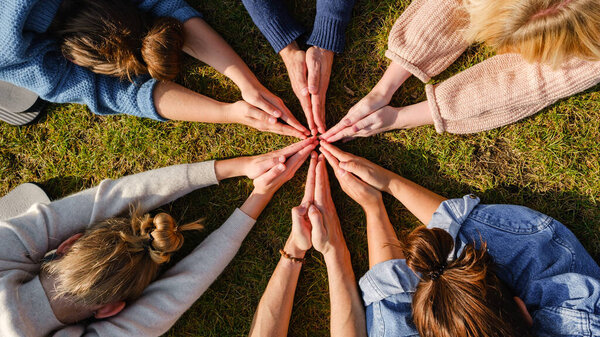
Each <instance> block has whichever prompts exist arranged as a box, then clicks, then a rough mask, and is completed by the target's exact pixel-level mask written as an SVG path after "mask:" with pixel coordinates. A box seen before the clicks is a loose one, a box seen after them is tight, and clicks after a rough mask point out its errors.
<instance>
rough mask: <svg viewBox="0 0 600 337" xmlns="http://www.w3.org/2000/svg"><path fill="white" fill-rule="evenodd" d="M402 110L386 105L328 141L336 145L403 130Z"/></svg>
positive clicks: (345, 128) (330, 137)
mask: <svg viewBox="0 0 600 337" xmlns="http://www.w3.org/2000/svg"><path fill="white" fill-rule="evenodd" d="M401 109H402V108H394V107H391V106H389V105H386V106H384V107H383V108H381V109H378V110H376V111H374V112H373V113H370V114H368V115H366V116H365V117H363V118H362V119H360V120H358V121H357V122H356V123H354V124H353V125H351V126H347V127H344V128H343V129H341V130H340V131H338V132H337V133H335V134H333V135H332V136H329V138H327V139H326V140H327V141H328V142H329V143H334V142H336V141H338V140H340V139H342V140H344V141H345V142H346V141H350V140H353V139H354V138H356V137H369V136H373V135H376V134H378V133H382V132H386V131H390V130H395V129H400V128H403V127H402V118H401V117H402V116H401V115H400V113H399V112H400V110H401ZM323 139H325V138H323Z"/></svg>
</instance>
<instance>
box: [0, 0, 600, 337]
mask: <svg viewBox="0 0 600 337" xmlns="http://www.w3.org/2000/svg"><path fill="white" fill-rule="evenodd" d="M190 3H191V4H192V5H193V6H194V7H196V8H197V9H199V10H200V11H201V12H203V13H204V15H205V19H206V20H207V21H208V22H209V23H210V24H211V25H212V26H213V27H214V28H215V29H216V30H217V31H218V32H219V33H221V34H222V35H223V36H224V37H225V39H226V40H227V41H228V42H229V43H230V44H231V45H232V46H233V48H234V49H235V50H236V51H237V52H238V53H239V54H240V55H241V56H242V58H243V59H244V60H245V61H246V62H247V63H248V64H249V66H250V68H251V69H252V70H253V71H255V73H256V74H257V76H258V78H259V79H260V80H261V81H262V82H263V84H264V85H265V86H266V87H267V88H269V89H271V90H272V91H273V92H274V93H275V94H277V95H279V96H280V97H281V98H283V99H284V101H285V102H286V103H287V105H288V107H289V108H290V109H291V110H292V111H293V112H294V113H295V114H296V116H298V117H299V119H300V120H302V121H304V117H303V115H302V112H301V109H300V105H299V104H298V102H297V100H296V99H295V96H294V95H293V92H292V90H291V87H290V85H289V82H288V78H287V74H286V71H285V67H284V65H283V63H282V62H281V60H280V58H279V57H278V56H277V55H276V54H275V53H274V52H273V50H272V49H271V47H270V46H269V45H268V43H267V41H266V40H265V39H264V37H263V36H262V35H261V34H260V32H259V30H258V29H257V28H256V27H255V26H254V24H253V23H252V21H251V19H250V17H249V15H248V14H247V13H246V11H245V9H244V7H243V6H242V4H241V2H240V1H234V0H218V1H215V0H192V1H190ZM408 3H409V1H408V0H395V1H392V0H382V1H365V0H361V1H358V3H357V5H356V7H355V10H354V17H353V21H352V23H351V25H350V27H349V30H348V39H347V40H348V43H347V46H346V52H345V53H343V54H342V55H340V56H338V57H336V59H335V62H334V69H333V74H332V79H331V85H330V88H329V92H328V101H327V109H328V110H327V122H328V125H329V126H332V125H333V124H334V123H335V122H337V121H338V120H339V119H340V118H341V117H342V116H343V115H344V114H345V113H346V111H347V110H348V109H349V108H350V107H351V106H352V105H353V104H354V103H355V102H357V101H358V100H359V99H360V98H361V97H362V96H364V95H365V94H367V93H368V92H369V90H370V88H371V87H373V85H375V83H376V82H377V80H378V79H379V77H380V76H381V75H382V74H383V71H384V69H385V67H386V66H387V64H388V60H387V59H386V58H385V57H384V51H385V48H386V45H387V35H388V33H389V30H390V29H391V27H392V24H393V22H394V21H395V19H396V18H397V17H398V16H399V15H400V13H402V11H403V10H404V9H405V8H406V6H407V5H408ZM290 6H291V7H292V9H293V11H294V12H295V13H296V17H298V18H305V19H304V20H301V21H303V22H304V23H305V24H306V25H307V26H308V25H309V24H310V23H311V21H312V20H309V18H311V17H314V7H315V1H314V0H313V1H306V0H298V1H291V3H290ZM489 55H490V53H489V52H487V51H486V50H485V49H483V48H479V47H473V48H471V49H469V50H468V51H467V52H466V53H465V54H464V55H463V56H461V57H460V58H459V59H458V61H457V62H455V64H454V65H452V66H451V67H450V68H449V69H448V70H447V71H445V72H444V73H443V74H441V75H440V76H438V78H436V80H438V81H439V80H443V79H445V78H448V77H450V76H452V75H453V74H455V73H457V72H459V71H461V70H463V69H465V68H468V67H470V66H471V65H473V64H475V63H477V62H479V61H481V60H482V59H485V58H486V57H488V56H489ZM178 81H179V82H180V83H182V84H184V85H186V86H187V87H189V88H192V89H193V90H196V91H198V92H201V93H203V94H206V95H208V96H210V97H213V98H215V99H218V100H222V101H228V102H233V101H236V100H239V99H241V96H240V94H239V91H238V90H237V88H236V87H235V86H234V84H233V83H232V82H231V81H229V80H228V79H226V78H225V77H224V76H222V75H220V74H218V73H216V72H215V71H214V70H213V69H211V68H210V67H208V66H206V65H203V64H200V63H199V62H197V61H195V60H192V59H189V58H188V60H187V61H186V68H185V72H184V74H183V75H182V76H181V78H180V79H179V80H178ZM347 89H350V90H347ZM351 92H353V93H354V94H351ZM424 99H425V93H424V85H423V84H422V83H420V82H419V81H418V80H417V79H416V78H414V77H413V78H411V79H409V80H408V81H407V82H406V83H405V84H404V86H403V87H402V88H401V89H400V90H399V91H398V93H397V94H396V96H395V97H394V100H393V101H392V104H393V105H395V106H402V105H407V104H412V103H416V102H419V101H422V100H424ZM599 110H600V93H599V92H598V87H596V88H593V89H591V90H588V91H586V92H584V93H581V94H578V95H575V96H573V97H571V98H568V99H565V100H563V101H560V102H559V103H557V104H554V105H552V106H551V107H549V108H547V109H544V110H543V111H542V112H540V113H538V114H537V115H535V116H534V117H532V118H528V119H526V120H524V121H521V122H518V123H516V124H514V125H511V126H507V127H503V128H500V129H496V130H493V131H489V132H483V133H480V134H474V135H467V136H457V135H451V134H443V135H438V134H436V133H435V130H434V128H433V127H432V126H431V127H423V128H418V129H415V130H408V131H396V132H389V133H386V134H383V135H378V136H375V137H372V138H368V139H359V140H356V141H353V142H351V143H347V144H344V145H341V147H342V149H344V150H347V151H350V152H352V153H355V154H357V155H360V156H364V157H366V158H368V159H370V160H373V161H374V162H376V163H379V164H380V165H383V166H384V167H386V168H389V169H391V170H393V171H395V172H399V173H400V174H402V175H404V176H405V177H407V178H409V179H412V180H414V181H415V182H417V183H420V184H422V185H424V186H426V187H428V188H430V189H432V190H433V191H436V192H438V193H440V194H442V195H444V196H447V197H460V196H462V195H464V194H467V193H474V194H477V195H478V196H480V197H481V199H482V202H484V203H512V204H521V205H525V206H528V207H531V208H534V209H537V210H539V211H541V212H544V213H546V214H549V215H551V216H552V217H554V218H556V219H558V220H559V221H561V222H562V223H564V224H565V225H567V226H568V227H569V228H570V229H571V230H572V231H573V232H574V233H575V234H576V235H577V237H578V238H579V239H580V240H581V241H582V243H583V245H584V246H585V247H586V249H587V250H588V251H589V252H590V253H591V254H592V256H594V258H595V259H596V261H600V208H599V207H598V202H599V201H600V200H599V198H600V148H599V147H598V142H599V141H600V131H599V130H600V118H598V117H599V115H598V111H599ZM294 141H295V140H294V139H292V138H288V137H282V136H279V135H274V134H267V133H260V132H257V131H255V130H253V129H249V128H247V127H244V126H238V125H206V124H201V123H186V122H167V123H159V122H155V121H152V120H146V119H140V118H135V117H129V116H113V117H101V116H96V115H93V114H91V113H90V112H89V111H88V110H87V109H86V108H85V107H82V106H79V105H69V104H65V105H52V106H51V108H50V112H49V114H48V117H47V118H46V119H45V120H44V121H42V122H41V123H39V124H37V125H33V126H28V127H22V128H15V127H11V126H8V125H6V124H1V125H0V182H1V184H0V195H3V194H5V193H7V192H8V191H9V190H11V189H12V188H14V187H15V186H17V185H18V184H21V183H23V182H28V181H33V182H37V183H39V184H41V185H42V186H43V187H44V188H45V189H46V190H47V191H48V192H49V193H50V195H51V197H52V198H60V197H63V196H66V195H68V194H71V193H74V192H77V191H80V190H82V189H84V188H88V187H91V186H94V185H96V184H98V183H99V182H100V181H101V180H102V179H105V178H118V177H121V176H123V175H127V174H133V173H137V172H141V171H146V170H151V169H154V168H159V167H163V166H167V165H173V164H180V163H191V162H197V161H204V160H208V159H218V158H228V157H235V156H241V155H253V154H259V153H264V152H267V151H271V150H274V149H278V148H281V147H283V146H285V145H288V144H291V143H292V142H294ZM306 169H307V165H305V166H304V167H303V168H302V169H301V170H300V171H299V172H298V174H297V175H296V177H294V179H293V180H292V181H290V182H289V183H287V184H286V185H285V186H284V187H283V188H282V189H281V190H280V191H279V192H278V193H277V194H276V196H275V198H274V199H273V201H272V202H271V204H270V205H269V206H268V208H267V209H266V210H265V212H264V213H263V215H262V216H261V217H260V219H259V220H258V222H257V224H256V226H255V227H254V229H253V230H252V232H251V233H250V235H249V236H248V237H247V239H246V241H245V242H244V244H243V246H242V248H241V250H240V252H239V253H238V255H237V256H236V258H235V259H234V261H233V262H232V263H231V264H230V265H229V266H228V267H227V269H226V270H225V272H224V273H223V275H222V276H221V277H220V278H219V279H218V280H217V281H216V282H215V283H214V284H213V285H212V286H211V287H210V289H209V290H208V291H207V292H206V293H205V294H204V295H203V296H202V297H201V298H200V299H199V300H198V301H197V302H196V304H195V305H194V306H193V307H192V308H191V309H190V310H189V311H188V312H187V313H186V314H185V315H184V316H183V317H182V318H181V319H180V320H179V321H178V322H177V324H176V325H175V326H174V327H173V329H172V330H171V331H170V332H169V333H168V335H169V336H241V335H245V334H247V333H248V330H249V327H250V322H251V320H252V316H253V313H254V310H255V308H256V306H257V304H258V301H259V299H260V296H261V294H262V292H263V291H264V289H265V287H266V285H267V281H268V280H269V277H270V275H271V273H272V271H273V269H274V268H275V265H276V263H277V261H278V259H279V254H278V249H279V248H280V247H282V245H283V243H284V242H285V240H286V238H287V236H288V233H289V231H290V209H291V208H292V207H294V206H296V205H298V204H299V202H300V200H301V198H302V189H303V186H304V180H305V177H306ZM160 183H161V182H157V184H160ZM251 189H252V183H251V181H250V180H248V179H232V180H228V181H225V182H223V183H221V184H220V185H219V186H214V187H211V188H207V189H203V190H200V191H197V192H195V193H192V194H190V195H188V196H186V197H184V198H182V199H180V200H178V201H176V202H175V203H173V204H172V205H167V206H165V207H163V210H166V211H169V212H171V213H172V214H173V215H174V216H175V218H179V219H182V221H185V220H193V219H196V218H200V217H204V218H205V219H206V221H205V224H206V230H205V231H203V232H202V233H199V234H191V235H190V236H188V237H187V238H188V239H187V241H186V242H187V244H186V246H185V248H184V249H183V251H182V252H181V254H179V255H178V257H179V258H181V257H182V256H184V254H186V253H188V252H189V251H190V250H191V249H192V248H193V247H194V246H195V245H196V244H198V243H199V242H201V241H202V239H203V238H204V237H206V235H207V234H208V233H210V232H211V231H212V230H214V229H215V228H217V227H218V226H219V225H220V224H221V223H223V221H224V220H225V219H226V218H227V217H228V216H229V214H231V212H233V210H234V209H235V207H237V206H240V205H241V204H242V202H243V200H244V199H245V198H246V197H247V196H248V194H249V193H250V191H251ZM332 189H333V194H334V200H335V203H336V206H337V210H338V213H339V215H340V219H341V222H342V226H343V229H344V234H345V237H346V240H347V243H348V246H349V249H350V252H351V255H352V260H353V265H354V270H355V273H356V275H357V277H360V276H362V274H364V272H366V271H367V269H368V263H367V242H366V232H365V219H364V215H363V213H362V211H361V209H360V208H359V207H358V205H357V204H355V203H354V202H353V201H352V200H350V199H349V198H348V197H347V196H346V195H345V194H344V193H343V192H342V191H341V190H340V188H339V185H337V182H335V181H332ZM386 205H387V208H388V211H389V214H390V218H391V220H392V223H393V224H394V225H395V227H396V229H397V231H398V233H399V234H403V233H406V232H408V231H410V230H411V228H413V227H414V226H416V225H417V224H418V222H417V220H416V218H414V217H413V216H411V215H410V214H409V213H408V211H406V210H405V209H404V208H403V207H402V205H401V204H400V203H399V202H397V201H395V200H393V199H392V198H389V197H387V198H386ZM328 317H329V298H328V286H327V274H326V269H325V265H324V262H323V260H322V258H321V257H320V256H319V254H318V253H315V252H313V253H309V261H308V263H307V265H306V267H305V268H304V270H303V272H302V274H301V276H300V282H299V286H298V289H297V291H296V299H295V304H294V311H293V317H292V321H291V323H290V333H289V334H290V335H291V336H327V335H328V334H329V332H328V329H329V319H328ZM148 319H152V318H148Z"/></svg>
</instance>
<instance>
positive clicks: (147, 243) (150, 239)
mask: <svg viewBox="0 0 600 337" xmlns="http://www.w3.org/2000/svg"><path fill="white" fill-rule="evenodd" d="M152 242H154V237H153V236H152V232H150V233H148V239H147V240H144V241H142V245H143V246H144V250H145V251H146V252H149V251H150V250H154V248H153V247H152Z"/></svg>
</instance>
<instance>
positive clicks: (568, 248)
mask: <svg viewBox="0 0 600 337" xmlns="http://www.w3.org/2000/svg"><path fill="white" fill-rule="evenodd" d="M427 227H429V228H434V227H437V228H442V229H444V230H446V231H447V232H448V233H450V235H451V236H452V237H453V238H454V239H455V243H456V245H455V250H454V254H453V256H451V257H450V258H451V259H452V258H456V257H457V256H459V254H460V253H461V252H462V250H463V248H464V246H465V245H466V244H468V243H474V244H475V245H476V246H477V247H479V245H480V243H481V240H483V241H486V242H487V245H488V252H489V253H490V255H491V256H492V257H493V259H494V261H495V263H496V265H497V269H496V275H497V276H498V277H499V278H500V279H501V280H502V281H503V282H504V283H505V284H506V285H507V286H508V287H509V288H510V289H511V290H512V291H513V293H514V294H515V295H516V296H519V297H520V298H521V299H522V300H523V302H525V305H526V306H527V310H528V311H529V313H530V314H531V316H532V318H533V331H534V332H535V333H536V335H537V336H578V337H579V336H590V337H592V336H600V267H598V264H597V263H596V262H595V261H594V260H593V259H592V257H591V256H590V255H589V254H588V253H587V252H586V251H585V249H584V248H583V246H582V245H581V243H580V242H579V241H578V240H577V238H576V237H575V235H573V233H572V232H571V231H569V230H568V229H567V228H566V227H565V226H564V225H563V224H561V223H560V222H558V221H556V220H554V219H552V218H551V217H549V216H547V215H544V214H541V213H539V212H536V211H534V210H531V209H529V208H526V207H523V206H514V205H480V204H479V199H478V198H477V197H475V196H473V195H468V196H465V197H463V198H462V199H452V200H447V201H444V202H443V203H442V204H441V205H440V207H439V208H438V209H437V211H436V212H435V214H434V215H433V217H432V219H431V222H430V223H429V224H428V225H427ZM480 238H481V240H480ZM418 283H419V275H417V274H416V273H414V272H413V271H412V270H411V269H410V268H409V267H408V266H407V264H406V260H404V259H398V260H389V261H385V262H382V263H379V264H377V265H375V266H373V268H371V270H369V271H368V272H367V273H366V274H365V275H364V276H363V277H362V278H361V279H360V282H359V284H360V288H361V290H362V296H363V300H364V302H365V306H366V315H367V329H368V333H369V336H370V337H380V336H419V334H418V332H417V330H416V328H415V326H414V324H413V322H412V307H411V303H412V294H413V293H414V291H415V289H416V287H417V284H418Z"/></svg>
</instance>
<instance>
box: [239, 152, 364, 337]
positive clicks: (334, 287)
mask: <svg viewBox="0 0 600 337" xmlns="http://www.w3.org/2000/svg"><path fill="white" fill-rule="evenodd" d="M311 157H312V158H311V162H310V167H309V171H308V176H307V179H306V188H305V191H304V198H303V199H302V203H301V204H300V206H298V207H294V208H293V209H292V231H291V233H290V236H289V238H288V239H287V242H286V243H285V246H284V247H283V249H282V250H281V251H280V253H281V259H280V260H279V263H278V264H277V267H276V268H275V271H274V272H273V275H272V276H271V279H270V280H269V284H268V285H267V289H266V290H265V293H264V295H263V296H262V298H261V299H260V303H259V304H258V308H257V309H256V313H255V315H254V320H253V321H252V327H251V329H250V336H252V337H254V336H256V337H267V336H287V335H288V333H287V331H288V326H289V322H290V317H291V314H292V305H293V303H294V293H295V292H296V285H297V284H298V277H299V275H300V269H301V268H302V264H303V263H304V254H305V253H306V251H307V250H309V249H310V247H311V246H312V247H314V248H315V249H316V250H317V251H319V252H320V253H322V254H323V257H324V259H325V265H326V266H327V275H328V278H329V298H330V302H331V336H333V337H354V336H366V334H367V330H366V327H365V316H364V310H363V306H362V303H361V301H360V296H359V294H358V287H357V285H356V279H355V278H354V272H353V271H352V264H351V261H350V253H349V252H348V247H347V246H346V241H345V240H344V235H343V233H342V228H341V226H340V220H339V218H338V215H337V212H336V210H335V205H334V204H333V200H332V198H331V190H330V187H329V178H328V177H327V170H326V168H325V158H324V157H323V155H320V156H319V157H317V154H316V153H315V152H313V153H312V154H311ZM317 158H318V159H317ZM308 335H310V332H308Z"/></svg>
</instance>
